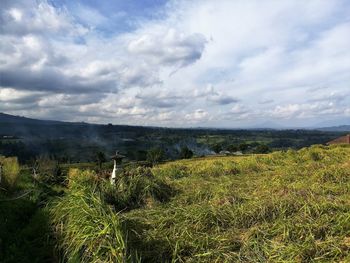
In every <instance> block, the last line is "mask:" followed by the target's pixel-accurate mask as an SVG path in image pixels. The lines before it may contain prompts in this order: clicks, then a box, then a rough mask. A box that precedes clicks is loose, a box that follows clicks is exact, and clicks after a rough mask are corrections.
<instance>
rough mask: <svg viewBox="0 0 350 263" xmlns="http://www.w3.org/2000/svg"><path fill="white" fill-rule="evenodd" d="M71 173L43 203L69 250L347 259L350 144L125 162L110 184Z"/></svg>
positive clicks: (131, 255)
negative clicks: (126, 167) (150, 163)
mask: <svg viewBox="0 0 350 263" xmlns="http://www.w3.org/2000/svg"><path fill="white" fill-rule="evenodd" d="M73 175H74V176H72V175H71V176H70V182H71V183H70V185H71V186H70V187H68V190H67V192H66V195H65V196H64V197H62V198H59V199H56V201H55V202H54V203H53V204H50V206H49V207H50V213H51V215H53V217H52V218H53V222H52V223H53V225H54V226H55V227H56V234H57V236H58V241H59V244H61V250H62V251H63V254H65V256H66V258H71V259H72V258H75V259H79V258H80V259H83V260H84V262H99V260H102V261H103V262H136V261H142V262H349V261H350V148H349V147H345V146H344V147H324V146H313V147H311V148H305V149H302V150H299V151H292V150H290V151H287V152H275V153H272V154H267V155H251V156H243V157H211V158H202V159H191V160H183V161H175V162H169V163H166V164H162V165H159V166H157V167H154V168H152V169H151V170H149V169H147V168H137V169H134V170H130V171H124V173H123V174H121V175H120V179H119V180H118V182H117V184H116V186H114V187H112V186H109V185H108V184H107V183H105V182H101V181H100V180H99V179H98V176H97V175H96V174H94V173H93V172H88V171H87V172H84V173H81V172H79V170H74V171H73ZM81 186H82V187H81ZM74 204H75V205H74ZM79 207H81V208H82V209H79ZM74 262H75V261H74Z"/></svg>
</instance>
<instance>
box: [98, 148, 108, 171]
mask: <svg viewBox="0 0 350 263" xmlns="http://www.w3.org/2000/svg"><path fill="white" fill-rule="evenodd" d="M105 161H106V156H105V154H104V153H103V152H97V153H96V162H97V165H98V167H99V168H100V170H101V169H102V164H103V163H104V162H105Z"/></svg>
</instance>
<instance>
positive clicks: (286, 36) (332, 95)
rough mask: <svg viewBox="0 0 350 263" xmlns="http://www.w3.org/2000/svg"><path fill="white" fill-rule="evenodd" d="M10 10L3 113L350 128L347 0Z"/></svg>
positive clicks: (56, 4)
mask: <svg viewBox="0 0 350 263" xmlns="http://www.w3.org/2000/svg"><path fill="white" fill-rule="evenodd" d="M0 5H1V11H0V12H1V13H0V34H1V36H0V42H1V45H0V78H1V79H0V81H1V82H0V112H6V113H9V114H15V115H24V116H28V117H34V118H41V119H55V120H66V121H86V122H94V123H108V122H112V123H115V124H131V125H156V126H171V127H199V126H201V127H253V126H276V125H281V126H284V127H302V126H304V127H306V126H313V125H319V126H323V125H335V124H350V2H349V1H348V0H332V1H328V0H308V1H301V0H283V1H280V0H264V1H261V0H215V1H214V0H208V1H207V0H198V1H196V0H192V1H189V0H186V1H181V0H179V1H172V0H168V1H166V0H143V1H138V0H132V1H131V0H129V1H124V0H116V1H107V0H106V1H101V0H99V1H97V0H95V1H92V0H84V1H83V0H80V1H69V0H61V1H59V0H52V1H40V0H33V1H31V0H1V3H0Z"/></svg>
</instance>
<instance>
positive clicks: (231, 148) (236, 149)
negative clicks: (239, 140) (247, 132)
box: [227, 144, 238, 152]
mask: <svg viewBox="0 0 350 263" xmlns="http://www.w3.org/2000/svg"><path fill="white" fill-rule="evenodd" d="M227 150H228V151H230V152H237V151H238V147H237V145H234V144H231V145H229V146H228V147H227Z"/></svg>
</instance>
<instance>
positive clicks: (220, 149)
mask: <svg viewBox="0 0 350 263" xmlns="http://www.w3.org/2000/svg"><path fill="white" fill-rule="evenodd" d="M212 149H213V151H214V152H216V153H219V152H221V151H222V146H221V145H220V144H215V145H214V146H213V147H212Z"/></svg>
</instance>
